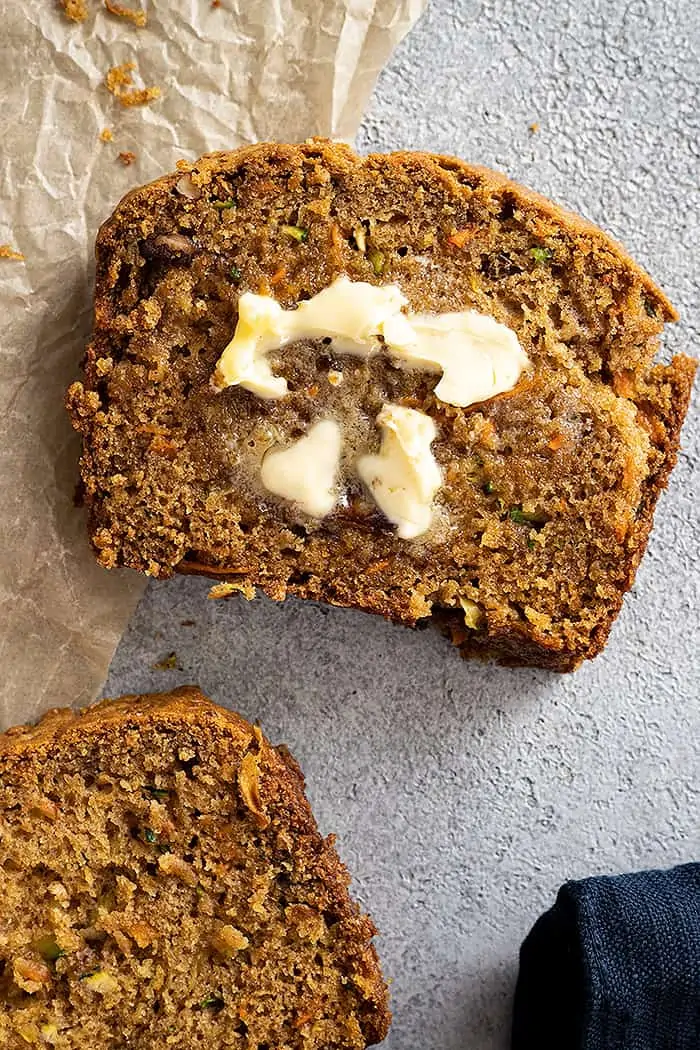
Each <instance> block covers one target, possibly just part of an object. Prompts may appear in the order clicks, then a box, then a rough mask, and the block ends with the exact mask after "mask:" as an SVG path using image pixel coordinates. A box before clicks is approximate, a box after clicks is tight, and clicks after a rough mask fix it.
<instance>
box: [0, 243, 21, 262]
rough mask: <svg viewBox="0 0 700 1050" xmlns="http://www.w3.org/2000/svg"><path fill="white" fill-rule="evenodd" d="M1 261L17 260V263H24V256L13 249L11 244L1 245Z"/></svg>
mask: <svg viewBox="0 0 700 1050" xmlns="http://www.w3.org/2000/svg"><path fill="white" fill-rule="evenodd" d="M0 259H15V260H16V261H17V262H22V261H23V260H24V256H23V255H22V253H21V252H18V251H17V250H16V249H15V248H13V247H12V245H11V244H0Z"/></svg>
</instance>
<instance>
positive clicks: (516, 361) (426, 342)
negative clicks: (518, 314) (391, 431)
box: [384, 310, 529, 408]
mask: <svg viewBox="0 0 700 1050" xmlns="http://www.w3.org/2000/svg"><path fill="white" fill-rule="evenodd" d="M397 320H399V319H397ZM384 339H385V341H386V343H387V345H388V347H389V350H390V352H391V354H392V356H393V357H394V358H395V359H396V360H397V361H401V362H405V363H406V364H407V365H410V366H413V367H415V368H427V369H431V370H432V369H435V370H436V371H437V370H439V371H442V378H441V379H440V382H439V383H438V384H437V386H436V387H435V390H434V393H435V396H436V397H437V398H439V399H440V401H444V402H445V403H446V404H448V405H457V406H458V407H460V408H466V407H467V405H473V404H476V402H478V401H487V400H488V399H489V398H491V397H495V396H496V394H502V393H504V392H505V391H506V390H512V389H513V387H514V386H515V384H516V383H517V382H518V380H519V379H520V376H521V375H522V373H523V372H524V370H525V369H526V368H527V366H528V364H529V360H528V357H527V354H526V353H525V351H524V350H523V348H522V347H521V345H520V343H519V342H518V337H517V336H516V334H515V332H514V331H512V329H510V328H508V327H507V326H506V325H504V324H500V323H499V322H498V321H496V320H495V318H493V317H489V316H488V315H487V314H479V313H477V312H476V311H475V310H463V311H461V312H459V313H449V314H408V315H407V316H405V317H404V316H403V315H402V316H401V318H400V320H399V323H398V324H396V322H395V321H394V320H392V321H390V322H388V323H387V324H385V326H384Z"/></svg>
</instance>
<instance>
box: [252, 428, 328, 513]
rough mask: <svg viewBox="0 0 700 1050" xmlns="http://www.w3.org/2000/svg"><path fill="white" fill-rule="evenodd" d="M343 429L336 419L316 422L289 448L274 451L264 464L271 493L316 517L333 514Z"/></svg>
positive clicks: (266, 457) (268, 488) (263, 479)
mask: <svg viewBox="0 0 700 1050" xmlns="http://www.w3.org/2000/svg"><path fill="white" fill-rule="evenodd" d="M340 447H341V433H340V427H339V426H338V424H337V423H336V422H334V421H333V420H332V419H323V420H321V421H320V422H318V423H314V424H313V426H312V427H310V428H309V430H308V431H307V433H306V434H304V436H303V437H301V438H299V440H298V441H295V442H294V444H293V445H289V447H288V448H282V449H273V450H272V451H270V452H268V453H267V455H266V456H265V458H264V459H263V461H262V466H261V478H262V483H263V485H264V486H265V488H266V489H267V490H268V492H272V493H274V494H275V496H281V497H282V499H286V500H290V501H293V502H294V503H297V504H298V505H299V507H300V508H301V509H302V510H303V511H304V513H305V514H308V515H309V516H310V517H312V518H323V517H325V516H326V514H330V512H331V511H332V510H333V507H334V506H335V504H336V500H337V498H338V497H337V493H336V478H337V475H338V467H339V465H340Z"/></svg>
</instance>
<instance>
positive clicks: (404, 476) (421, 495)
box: [357, 404, 442, 540]
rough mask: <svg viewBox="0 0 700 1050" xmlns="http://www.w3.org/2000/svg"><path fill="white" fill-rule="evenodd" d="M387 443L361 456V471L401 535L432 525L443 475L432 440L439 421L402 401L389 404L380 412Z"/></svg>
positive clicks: (417, 533) (414, 533)
mask: <svg viewBox="0 0 700 1050" xmlns="http://www.w3.org/2000/svg"><path fill="white" fill-rule="evenodd" d="M377 423H378V425H379V426H380V427H381V429H382V444H381V448H380V450H379V453H378V454H377V455H368V456H361V457H360V459H358V461H357V472H358V474H359V475H360V478H361V479H362V481H364V483H365V485H366V486H367V488H368V489H369V490H370V492H371V493H372V496H373V498H374V500H375V502H376V503H377V505H378V507H379V508H380V510H382V511H383V513H384V514H385V515H386V517H387V518H388V519H389V521H391V522H392V523H393V524H394V525H396V526H397V532H398V535H399V536H400V538H401V539H403V540H410V539H414V538H415V537H416V536H420V535H421V533H423V532H426V531H427V529H429V528H430V524H431V522H432V520H433V499H434V497H435V493H436V492H437V490H438V489H439V488H440V484H441V481H442V476H441V474H440V468H439V466H438V464H437V462H436V461H435V457H434V456H433V454H432V452H431V451H430V444H431V442H432V441H433V440H434V439H435V436H436V431H435V424H434V423H433V421H432V419H431V418H430V416H426V415H425V414H424V413H423V412H417V411H416V410H415V409H413V408H404V407H403V406H402V405H391V404H386V405H383V407H382V410H381V412H380V413H379V415H378V416H377Z"/></svg>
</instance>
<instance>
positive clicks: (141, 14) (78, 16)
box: [60, 0, 148, 29]
mask: <svg viewBox="0 0 700 1050" xmlns="http://www.w3.org/2000/svg"><path fill="white" fill-rule="evenodd" d="M103 2H104V7H105V8H106V10H107V11H109V13H110V14H111V15H116V16H117V17H118V18H125V19H127V21H129V22H133V23H134V25H135V26H138V27H139V28H140V29H142V28H143V27H144V26H145V25H146V24H147V22H148V16H147V14H146V12H145V11H144V10H142V9H140V8H133V7H128V6H127V5H126V4H121V3H119V2H118V0H103ZM60 3H61V7H62V8H63V11H64V14H65V15H66V18H69V19H70V20H71V22H85V21H86V19H87V17H88V15H89V13H90V8H89V7H88V3H87V0H60Z"/></svg>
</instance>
